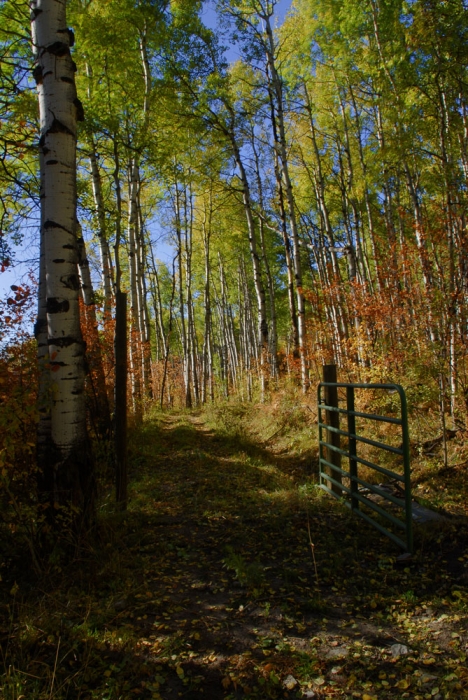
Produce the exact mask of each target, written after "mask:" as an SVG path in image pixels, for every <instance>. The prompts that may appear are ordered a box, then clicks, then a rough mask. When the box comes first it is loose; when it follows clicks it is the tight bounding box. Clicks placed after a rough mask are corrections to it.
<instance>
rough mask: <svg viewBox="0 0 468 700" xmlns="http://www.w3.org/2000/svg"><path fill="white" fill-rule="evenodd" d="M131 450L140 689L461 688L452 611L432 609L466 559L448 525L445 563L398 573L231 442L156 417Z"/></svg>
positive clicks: (278, 473)
mask: <svg viewBox="0 0 468 700" xmlns="http://www.w3.org/2000/svg"><path fill="white" fill-rule="evenodd" d="M138 445H139V448H138V452H139V458H140V460H141V466H140V467H139V470H138V476H137V478H136V479H135V480H134V482H133V487H132V488H133V496H132V501H131V502H132V504H133V505H132V506H131V511H130V512H132V511H133V512H135V514H136V511H137V510H140V516H141V513H143V512H144V513H145V515H146V517H147V519H148V520H147V525H148V527H147V528H146V532H145V536H144V539H143V541H142V542H141V545H140V557H142V564H141V568H142V570H143V571H144V572H146V573H145V574H144V577H143V579H142V581H141V588H142V590H141V592H140V593H138V594H137V595H136V596H135V597H134V598H132V601H133V602H132V603H131V604H130V603H129V607H128V608H126V610H125V611H122V613H121V615H122V622H124V620H125V619H126V621H127V624H129V623H130V621H131V624H132V626H133V629H134V630H139V634H140V636H141V637H142V638H144V639H146V642H145V645H146V648H145V656H146V659H147V663H148V664H149V667H148V673H149V676H150V677H149V680H148V685H147V688H150V687H153V688H154V685H153V686H151V678H152V677H155V676H153V675H152V672H151V669H152V668H154V665H155V664H156V665H159V666H161V669H160V671H159V672H158V674H157V675H158V677H159V679H160V681H159V682H160V683H161V685H160V687H159V688H158V689H156V690H157V693H159V694H160V696H161V697H162V698H164V699H166V698H167V700H169V699H170V698H172V697H174V698H176V697H180V693H182V695H183V697H186V698H199V697H209V698H237V697H254V698H265V697H271V698H276V697H278V698H280V697H314V698H326V697H362V698H365V697H368V698H369V697H370V698H373V697H378V698H379V699H380V698H386V697H389V698H390V697H392V698H400V697H402V693H407V694H405V695H404V697H416V696H417V695H418V694H421V693H422V695H420V697H424V695H425V694H427V693H431V692H433V690H434V688H435V687H439V690H440V692H441V693H442V692H444V693H445V692H447V691H448V690H449V689H450V688H452V690H453V691H454V694H453V695H450V697H454V698H455V697H457V698H461V697H462V696H463V692H468V691H466V682H467V680H468V679H467V676H466V673H464V672H460V666H461V665H462V663H463V661H462V657H463V655H464V654H465V655H466V644H467V642H468V639H467V638H466V631H465V630H466V629H467V625H466V612H467V610H466V599H464V600H465V607H464V608H463V605H462V606H459V608H460V609H457V611H456V612H455V611H452V613H450V606H451V603H449V602H447V601H445V602H444V601H443V597H444V595H448V596H450V594H451V593H452V592H453V586H454V584H455V582H456V581H457V580H458V579H459V577H463V572H465V583H466V567H465V568H463V564H465V565H466V564H467V563H468V559H465V560H464V561H463V558H461V559H460V561H458V557H457V556H456V555H457V554H458V555H459V554H460V553H461V552H460V548H459V545H458V542H457V541H453V537H452V533H451V532H450V528H447V533H446V536H445V538H446V540H447V542H448V541H452V545H451V549H452V552H450V553H449V552H446V554H447V556H448V558H450V564H448V563H447V561H446V562H445V563H443V564H442V565H441V564H440V562H439V563H438V564H435V562H434V560H432V559H431V558H429V559H428V556H427V553H426V554H425V555H424V558H421V559H419V558H418V556H416V558H415V561H414V563H413V564H411V565H409V566H408V565H407V567H408V568H403V567H402V568H398V566H397V564H396V561H395V559H396V555H397V554H398V552H397V551H395V549H394V548H393V546H392V545H391V543H389V542H388V541H387V540H385V539H382V538H381V537H380V536H379V535H378V534H377V533H375V532H374V531H373V530H370V529H368V528H367V527H366V526H365V525H363V524H362V523H361V522H359V523H356V520H355V519H354V518H353V517H352V516H351V515H350V514H349V513H348V511H347V510H346V509H344V508H343V507H342V506H340V504H338V503H336V502H334V501H332V500H331V499H329V498H327V497H322V495H321V494H320V493H317V490H316V489H315V488H314V487H312V486H310V479H309V478H308V477H307V475H306V474H305V473H304V472H303V471H301V470H300V469H297V467H296V465H295V464H294V462H291V461H290V460H289V459H288V458H287V456H285V455H275V454H273V453H269V452H268V450H266V449H265V447H264V446H263V445H259V444H253V443H251V442H249V441H248V440H247V439H246V437H245V436H243V435H239V436H237V437H235V438H232V437H227V436H224V435H222V434H217V433H216V431H215V430H212V429H210V428H208V427H207V426H206V425H205V424H204V422H203V420H202V419H201V418H200V417H199V416H197V415H196V414H191V415H189V414H181V415H166V416H164V417H162V418H160V419H159V420H158V421H155V422H152V423H148V424H147V425H146V427H145V428H144V430H143V431H142V434H141V435H140V436H139V439H138ZM308 524H309V526H310V534H311V537H312V541H313V543H314V545H315V558H316V564H317V574H318V580H317V578H316V570H315V566H314V561H313V558H312V553H311V547H310V541H309V534H308ZM357 528H359V529H360V530H361V533H360V535H357V534H356V530H357ZM443 539H444V535H442V537H441V539H440V542H439V545H440V546H441V547H443V546H444V545H443V544H442V540H443ZM444 544H445V543H444ZM447 549H448V548H447ZM455 562H458V566H456V563H455ZM461 582H462V579H461V578H460V583H461ZM436 589H437V593H438V601H439V602H438V606H440V607H437V606H436V607H434V604H433V601H432V594H433V591H434V590H436ZM457 600H458V601H459V602H461V600H460V599H457V598H455V599H453V597H452V601H453V602H455V603H456V601H457ZM462 609H463V614H462V615H460V612H461V611H462ZM129 615H131V617H129ZM462 618H464V621H463V620H462ZM457 635H460V636H457ZM395 644H402V645H404V647H406V648H407V650H408V652H409V653H406V654H403V655H400V654H399V650H398V647H396V646H395ZM400 651H401V648H400ZM403 651H405V649H403ZM455 671H456V673H455ZM153 673H154V671H153ZM455 676H456V677H455ZM444 678H445V680H443V679H444ZM447 678H448V679H449V680H447ZM456 683H459V684H460V683H462V684H463V685H460V686H459V687H458V688H454V685H455V684H456ZM437 694H438V693H433V695H432V696H431V697H434V696H437ZM156 697H157V694H156ZM442 697H445V695H443V696H442ZM466 697H468V695H466Z"/></svg>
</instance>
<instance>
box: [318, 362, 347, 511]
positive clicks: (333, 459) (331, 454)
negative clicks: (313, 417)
mask: <svg viewBox="0 0 468 700" xmlns="http://www.w3.org/2000/svg"><path fill="white" fill-rule="evenodd" d="M323 381H324V382H329V383H336V382H337V373H336V365H324V366H323ZM324 389H325V403H326V405H327V406H332V407H334V408H338V388H337V387H336V386H326V387H324ZM325 424H326V425H329V426H330V427H331V428H338V429H339V427H340V414H339V413H338V411H330V410H325ZM327 442H328V443H330V445H333V447H338V448H339V447H340V436H339V435H338V433H335V432H334V431H331V430H327ZM325 459H326V460H327V462H330V464H333V465H334V466H335V467H338V469H341V455H340V453H339V452H336V451H335V450H332V449H331V448H330V447H326V448H325ZM326 473H327V474H328V475H329V476H331V477H333V479H334V480H335V481H337V482H338V483H339V484H341V483H342V475H341V473H340V472H338V471H336V469H332V467H328V466H327V468H326ZM329 484H330V489H331V490H332V491H333V493H334V494H335V495H337V496H338V497H340V498H341V496H342V495H343V490H342V488H341V487H340V486H339V485H337V484H334V483H332V482H329Z"/></svg>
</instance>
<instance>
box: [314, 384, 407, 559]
mask: <svg viewBox="0 0 468 700" xmlns="http://www.w3.org/2000/svg"><path fill="white" fill-rule="evenodd" d="M338 389H345V390H346V408H340V407H339V405H338V400H337V396H338V391H337V390H338ZM356 389H362V390H381V391H385V392H392V393H395V392H396V393H398V395H399V399H400V401H399V408H400V411H399V413H400V417H398V418H395V417H393V416H381V415H378V414H375V413H366V412H361V411H356V410H355V407H354V401H355V391H356ZM317 406H318V428H319V452H320V459H319V467H320V486H321V488H323V489H324V490H325V491H327V492H328V493H330V494H331V495H332V496H335V497H336V498H340V499H344V500H345V503H346V504H347V505H348V506H349V507H350V508H351V509H352V510H353V511H354V512H355V513H357V514H358V515H360V516H361V517H362V518H363V519H364V520H366V521H367V522H368V523H370V524H371V525H373V526H374V527H375V528H377V530H379V531H380V532H382V533H383V534H384V535H387V537H389V538H390V539H391V540H393V541H394V542H395V543H396V544H398V545H399V546H400V547H402V548H403V549H404V550H405V551H407V552H412V551H413V521H412V504H411V476H410V455H409V434H408V411H407V405H406V396H405V392H404V390H403V388H402V387H401V386H400V385H399V384H348V383H343V382H321V383H320V384H319V386H318V392H317ZM324 414H325V415H324ZM340 415H343V416H346V419H347V426H346V428H347V429H346V430H345V429H342V428H341V427H340V426H339V417H340ZM324 417H325V421H324V420H323V418H324ZM357 418H359V419H364V420H365V421H375V422H381V423H391V424H393V425H395V426H396V427H397V429H398V431H401V445H400V446H398V447H395V446H393V445H390V444H387V443H385V442H379V441H377V440H372V439H370V438H367V437H364V436H363V435H359V434H358V433H357V431H356V419H357ZM341 438H346V440H347V444H346V448H347V449H343V447H342V446H341V443H340V440H341ZM359 444H361V445H369V446H371V447H375V448H378V449H379V450H383V451H386V452H388V453H391V454H392V455H394V456H395V458H396V459H397V461H398V463H399V466H400V467H401V468H400V471H399V472H396V471H393V470H391V469H387V468H386V467H383V466H381V465H379V464H375V463H373V462H372V461H370V460H368V459H364V458H363V457H362V456H360V455H359V454H358V445H359ZM342 457H344V458H346V459H347V460H348V470H346V469H344V468H343V465H342V460H341V458H342ZM360 465H363V466H364V467H367V468H369V469H371V470H372V479H373V478H374V473H375V475H376V477H377V476H380V475H381V476H383V477H385V479H386V482H387V483H383V484H382V483H379V484H376V483H374V482H373V480H372V481H366V480H365V479H364V478H362V474H359V466H360ZM361 471H362V470H361ZM389 481H390V482H393V485H392V488H389V487H388V485H387V484H388V482H389ZM395 489H396V490H397V492H399V493H400V495H401V497H399V496H397V495H395V493H394V491H395ZM401 492H402V493H401ZM373 499H375V500H373ZM382 499H383V500H382ZM376 500H378V502H376ZM386 502H388V504H389V505H388V506H387V503H386ZM362 506H363V507H365V508H366V510H367V511H368V512H364V511H363V510H362ZM384 506H385V507H384ZM376 516H381V517H380V522H379V521H377V520H376V519H375V517H376ZM384 523H391V524H392V525H393V526H394V527H395V528H396V529H397V531H400V534H401V536H400V535H397V534H396V533H395V532H393V531H392V530H389V529H388V528H387V527H386V526H385V524H384ZM401 531H403V532H402V533H401Z"/></svg>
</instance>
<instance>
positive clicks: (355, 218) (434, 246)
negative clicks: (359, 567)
mask: <svg viewBox="0 0 468 700" xmlns="http://www.w3.org/2000/svg"><path fill="white" fill-rule="evenodd" d="M286 10H287V11H285V8H282V10H281V13H282V14H278V12H279V9H278V3H276V2H271V1H270V0H268V1H267V0H265V1H264V0H242V1H240V0H239V1H237V0H236V1H235V2H234V1H230V0H219V1H218V2H216V3H211V4H209V5H204V4H202V3H200V2H188V1H187V2H186V1H185V0H181V1H180V2H179V1H178V0H177V1H174V2H170V3H167V4H166V3H164V2H153V1H152V0H140V1H136V0H105V1H104V2H100V3H97V2H93V1H92V0H69V1H66V0H33V1H31V2H30V3H27V2H9V1H8V0H7V1H6V2H4V3H3V4H2V8H1V46H2V56H1V64H0V65H1V74H0V75H1V81H2V85H1V87H2V101H1V112H2V113H1V115H0V116H1V121H0V125H1V126H0V128H1V146H2V160H1V164H2V168H1V173H0V186H1V207H2V211H1V221H2V231H1V249H2V256H3V268H2V269H4V270H5V269H8V268H9V267H11V265H12V264H14V263H13V261H15V260H19V259H20V258H21V256H23V257H24V253H25V246H26V247H27V246H28V245H29V241H31V236H32V235H34V238H35V248H34V249H35V250H39V258H38V259H37V260H36V261H35V262H34V263H33V264H32V269H33V273H32V274H33V278H34V284H35V285H37V292H38V307H37V308H38V310H37V317H36V323H35V335H36V340H37V347H38V351H37V354H38V360H39V370H38V372H39V374H38V382H39V383H38V387H37V392H38V404H37V406H38V424H37V425H38V427H37V436H38V438H37V440H38V451H37V460H38V470H39V480H38V484H39V491H40V492H42V493H43V498H44V499H45V501H47V500H49V501H50V502H51V503H60V502H61V500H62V499H63V500H64V501H65V502H69V501H70V500H71V502H73V503H76V504H77V507H79V508H85V509H86V508H87V505H86V504H88V505H90V504H91V503H92V501H93V499H94V495H93V494H94V485H93V484H94V476H93V469H94V467H93V458H92V449H91V442H92V440H91V439H90V437H89V435H88V433H89V431H90V430H91V432H93V434H95V435H104V434H106V435H109V430H110V428H111V424H110V415H111V414H112V412H113V402H114V394H113V385H114V374H113V369H114V358H113V352H114V351H113V348H112V344H113V334H114V316H115V299H116V294H117V293H120V292H126V293H127V299H128V324H129V332H128V338H129V341H128V397H129V399H128V411H129V413H130V414H131V415H133V416H134V417H135V418H136V419H137V420H141V418H142V416H143V415H144V413H145V412H146V411H147V410H149V408H150V407H151V406H152V405H155V404H157V405H159V406H160V407H161V408H174V407H182V406H186V407H187V408H195V407H200V406H203V405H206V404H208V403H213V402H218V401H221V400H226V399H229V397H235V398H236V399H240V400H241V401H245V402H252V401H254V402H255V401H260V402H268V401H269V400H270V398H271V396H272V392H273V393H274V392H275V391H277V390H278V389H280V388H281V387H285V386H286V385H289V386H291V387H296V388H299V389H300V391H301V392H302V393H303V395H304V396H307V394H310V393H311V392H312V393H313V392H314V391H315V389H314V387H315V385H316V383H317V381H318V380H319V379H320V376H321V367H322V365H323V364H327V363H334V364H337V365H338V366H339V367H340V368H341V372H342V376H343V377H344V378H347V379H354V380H356V381H398V382H401V383H403V384H404V385H405V387H407V388H408V389H409V391H410V393H411V392H412V396H413V398H414V402H415V403H418V402H420V403H421V402H423V403H424V402H425V401H432V402H434V405H437V410H436V412H437V411H438V416H439V420H440V421H441V424H442V425H443V429H444V430H445V429H446V428H452V429H456V427H457V425H459V424H460V425H461V424H463V425H464V424H465V418H466V410H467V407H468V374H467V370H468V365H467V343H466V340H467V323H468V307H467V294H468V284H467V274H468V257H467V240H466V236H467V233H466V215H467V211H466V206H467V202H466V188H467V177H468V111H467V103H466V79H467V72H466V71H467V67H466V66H467V57H468V49H467V27H468V25H467V14H466V7H465V3H464V1H463V0H447V1H445V0H421V1H419V0H411V1H409V0H401V1H400V0H392V1H391V2H390V1H387V2H384V1H380V2H377V1H376V0H365V1H364V2H359V3H357V2H354V0H338V1H337V2H328V1H322V0H314V2H312V1H311V0H295V1H294V2H293V3H292V5H291V6H290V7H289V9H287V8H286ZM28 17H29V19H27V18H28ZM281 18H282V19H281ZM207 25H209V26H207ZM229 47H230V48H229ZM228 49H229V50H228ZM32 229H34V231H35V232H36V233H34V234H31V230H32ZM17 246H18V248H17ZM14 286H16V285H14ZM21 289H22V288H21ZM30 293H31V290H30ZM20 296H21V294H20ZM9 301H11V302H12V304H11V305H12V306H15V305H16V303H17V302H16V301H15V300H14V299H11V298H9ZM3 318H4V319H5V316H3ZM8 318H9V317H8ZM7 325H8V324H7ZM85 348H86V352H85ZM85 385H87V388H86V389H85ZM86 396H87V397H88V398H86ZM109 411H110V413H109ZM87 412H88V417H87ZM90 421H91V422H90ZM90 508H91V509H92V506H91V505H90Z"/></svg>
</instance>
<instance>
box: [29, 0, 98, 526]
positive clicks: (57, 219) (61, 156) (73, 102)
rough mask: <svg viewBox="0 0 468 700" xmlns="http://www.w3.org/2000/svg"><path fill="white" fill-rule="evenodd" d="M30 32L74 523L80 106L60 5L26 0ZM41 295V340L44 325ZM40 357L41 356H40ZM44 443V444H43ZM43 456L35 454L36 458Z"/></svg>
mask: <svg viewBox="0 0 468 700" xmlns="http://www.w3.org/2000/svg"><path fill="white" fill-rule="evenodd" d="M30 6H31V31H32V41H33V51H34V56H35V68H34V76H35V78H36V81H37V85H38V97H39V116H40V130H41V135H40V141H39V147H40V149H41V152H42V156H43V158H44V160H43V168H41V174H42V177H43V185H42V186H41V190H42V201H41V208H42V213H41V228H42V233H41V238H42V239H43V241H44V249H43V250H44V263H45V273H46V278H45V279H46V284H45V309H46V317H47V343H48V351H49V365H48V367H47V366H45V365H42V368H41V369H42V372H47V373H48V374H49V377H50V383H51V386H52V384H53V391H51V392H50V396H49V400H50V443H49V444H50V447H51V449H50V451H49V450H48V452H49V454H48V458H49V463H48V464H47V465H45V464H44V463H40V464H39V468H40V470H41V471H42V472H43V473H44V474H50V476H51V478H50V480H49V479H47V481H48V483H47V486H49V487H50V502H51V503H56V504H58V505H63V506H67V507H68V506H70V505H73V506H74V507H75V508H76V509H77V511H78V513H79V514H80V515H79V516H76V517H75V515H74V513H73V512H69V513H68V516H69V517H70V519H71V520H75V521H78V520H80V519H83V517H84V518H85V519H86V518H89V517H90V516H91V515H92V510H93V503H94V471H93V464H92V458H91V452H90V445H89V441H88V437H87V431H86V410H85V397H84V380H85V367H84V344H83V339H82V336H81V329H80V312H79V288H80V284H79V279H78V274H77V246H76V122H77V119H82V118H83V116H82V107H81V103H80V102H79V100H78V98H77V95H76V88H75V66H74V63H73V61H72V58H71V55H70V44H71V43H72V40H71V37H72V34H71V33H70V32H69V30H68V28H67V21H66V3H65V0H32V1H31V5H30ZM42 295H43V289H41V316H40V317H39V318H38V322H39V327H40V332H41V336H40V337H41V340H42V338H43V336H42V333H43V330H42V329H43V326H44V318H43V316H42V313H43V308H44V305H43V301H42V300H43V296H42ZM40 354H41V355H43V350H41V351H40ZM43 444H44V443H43ZM41 456H43V453H42V451H41V450H40V451H39V457H41Z"/></svg>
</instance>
